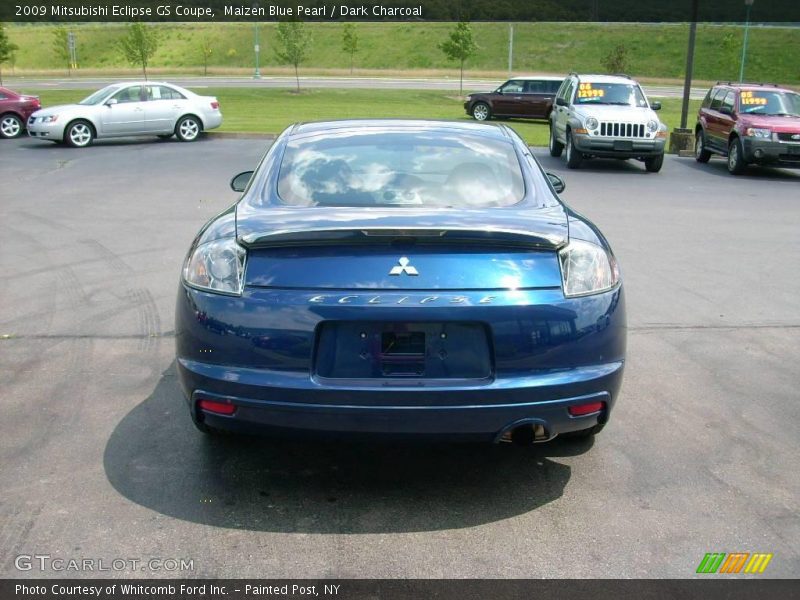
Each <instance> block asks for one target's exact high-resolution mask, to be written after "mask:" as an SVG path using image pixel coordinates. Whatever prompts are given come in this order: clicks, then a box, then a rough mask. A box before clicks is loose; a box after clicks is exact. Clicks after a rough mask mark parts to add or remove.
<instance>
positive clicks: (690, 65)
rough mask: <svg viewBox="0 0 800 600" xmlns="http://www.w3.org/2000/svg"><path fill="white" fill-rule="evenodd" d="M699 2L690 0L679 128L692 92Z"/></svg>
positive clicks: (684, 121) (684, 123)
mask: <svg viewBox="0 0 800 600" xmlns="http://www.w3.org/2000/svg"><path fill="white" fill-rule="evenodd" d="M751 1H752V0H751ZM699 3H700V0H692V20H691V22H690V23H689V47H688V48H687V50H686V76H685V77H684V80H683V104H682V105H681V129H686V118H687V115H688V113H689V95H690V94H691V92H692V74H693V71H694V41H695V38H696V37H697V8H698V4H699Z"/></svg>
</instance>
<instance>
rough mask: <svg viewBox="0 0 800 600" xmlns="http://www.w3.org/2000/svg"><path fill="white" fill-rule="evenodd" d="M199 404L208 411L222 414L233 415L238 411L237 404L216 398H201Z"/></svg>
mask: <svg viewBox="0 0 800 600" xmlns="http://www.w3.org/2000/svg"><path fill="white" fill-rule="evenodd" d="M197 405H198V406H199V407H200V408H202V409H203V410H207V411H208V412H213V413H217V414H220V415H232V414H233V413H235V412H236V406H234V405H233V404H228V403H227V402H216V401H214V400H200V402H198V403H197Z"/></svg>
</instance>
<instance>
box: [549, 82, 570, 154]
mask: <svg viewBox="0 0 800 600" xmlns="http://www.w3.org/2000/svg"><path fill="white" fill-rule="evenodd" d="M574 91H575V79H567V80H565V81H564V83H563V84H561V89H559V91H558V94H557V95H556V105H555V106H554V107H553V114H552V117H551V121H552V123H553V126H554V127H555V132H556V139H558V140H562V141H563V140H566V136H567V123H568V122H569V104H570V102H571V101H572V94H573V92H574ZM559 100H560V101H561V102H563V103H564V104H565V105H566V106H561V105H559V104H558V102H559Z"/></svg>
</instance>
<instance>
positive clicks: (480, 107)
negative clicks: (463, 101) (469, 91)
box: [472, 102, 492, 121]
mask: <svg viewBox="0 0 800 600" xmlns="http://www.w3.org/2000/svg"><path fill="white" fill-rule="evenodd" d="M472 118H473V119H475V120H476V121H488V120H489V119H491V118H492V109H491V108H489V105H488V104H486V102H476V103H475V106H473V107H472Z"/></svg>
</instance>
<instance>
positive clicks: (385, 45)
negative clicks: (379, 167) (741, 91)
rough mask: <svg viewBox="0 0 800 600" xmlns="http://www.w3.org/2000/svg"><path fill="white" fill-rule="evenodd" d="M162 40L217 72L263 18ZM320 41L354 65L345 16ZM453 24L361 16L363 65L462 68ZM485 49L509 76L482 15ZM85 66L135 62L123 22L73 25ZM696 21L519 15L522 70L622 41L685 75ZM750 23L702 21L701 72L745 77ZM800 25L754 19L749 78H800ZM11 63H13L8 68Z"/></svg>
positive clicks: (664, 74) (647, 64)
mask: <svg viewBox="0 0 800 600" xmlns="http://www.w3.org/2000/svg"><path fill="white" fill-rule="evenodd" d="M154 27H158V29H159V31H160V34H161V44H160V47H159V49H158V51H157V52H156V55H155V57H154V58H153V61H152V64H151V66H152V67H153V68H154V69H158V70H161V71H162V72H172V73H177V72H189V71H191V72H193V73H197V72H202V66H201V65H202V60H201V54H200V41H201V39H203V38H207V39H208V40H209V41H210V43H211V47H212V51H213V55H212V57H211V61H210V64H211V67H212V72H220V73H221V72H232V71H233V70H236V69H242V70H244V69H252V67H253V41H254V40H253V33H254V31H253V25H251V24H249V23H200V24H196V23H170V24H159V25H154ZM307 27H308V29H309V30H310V32H311V34H312V37H313V42H312V46H311V52H310V55H309V57H308V60H306V61H305V62H304V63H303V65H302V66H303V67H304V68H305V69H306V70H309V71H311V70H313V71H317V72H319V71H320V70H322V71H325V70H327V71H329V72H330V71H337V72H347V70H348V69H349V65H350V60H349V57H348V56H347V55H346V54H345V52H344V51H343V50H342V42H341V35H342V27H343V25H342V24H341V23H308V24H307ZM452 27H453V25H452V24H450V23H433V22H427V23H403V22H400V23H358V24H357V25H356V30H357V32H358V35H359V40H360V41H359V46H360V48H359V52H358V54H357V55H356V63H355V64H356V68H357V69H359V70H360V71H359V72H362V73H364V72H367V71H369V72H372V71H375V70H378V71H380V70H391V71H397V70H402V71H413V72H416V73H424V72H437V73H447V74H448V75H450V76H457V72H456V65H455V64H454V63H453V62H450V61H447V60H446V59H445V57H444V55H443V54H442V52H441V51H440V50H439V49H438V44H439V43H440V42H441V41H442V40H444V39H445V37H446V36H447V34H448V32H449V31H450V30H451V29H452ZM472 27H473V30H474V35H475V40H476V42H477V44H478V45H479V52H478V54H477V55H476V56H475V57H473V58H472V59H470V60H469V61H468V62H467V65H466V67H467V75H470V74H473V75H479V74H484V75H486V74H491V75H492V76H496V77H498V78H499V77H502V76H503V75H504V74H505V73H506V70H507V65H508V62H507V60H508V58H507V57H508V25H507V24H505V23H473V25H472ZM70 29H71V30H72V31H74V32H75V35H76V39H77V44H78V48H77V51H78V58H79V64H80V67H81V70H82V71H84V72H86V71H89V70H93V71H105V72H111V71H116V72H121V70H124V69H130V68H131V67H130V65H127V64H126V63H125V62H124V61H123V60H122V58H121V55H120V53H119V51H118V50H117V42H118V40H119V39H120V37H121V36H122V34H123V32H124V26H123V25H122V24H113V23H103V24H72V25H70ZM7 31H8V33H9V36H10V38H11V41H12V42H14V43H16V44H17V45H19V47H20V48H19V51H18V52H17V55H16V61H15V64H14V71H15V72H18V73H20V74H29V73H34V72H47V71H49V72H51V73H55V72H57V71H59V70H61V71H63V65H61V64H59V62H58V61H57V60H56V58H55V53H54V51H53V48H52V40H53V37H52V31H53V26H51V25H41V24H10V25H9V26H8V28H7ZM275 31H276V25H275V23H262V24H260V34H261V35H260V42H261V46H262V52H261V66H262V68H264V70H265V72H275V71H276V70H277V69H278V68H285V67H282V66H281V65H279V64H278V62H277V60H276V58H275V55H274V52H273V44H274V43H275V35H276V34H275ZM687 35H688V25H686V24H677V23H664V24H637V23H628V24H625V23H516V24H515V25H514V71H515V72H518V73H524V72H539V73H566V72H568V71H571V70H575V71H583V72H596V71H604V67H603V57H605V56H606V55H607V54H608V52H609V51H610V50H611V49H612V48H613V47H615V46H616V45H618V44H624V45H625V47H626V48H627V50H628V56H629V65H628V68H627V71H628V72H629V73H630V74H631V75H634V76H636V77H645V78H667V79H677V78H681V77H682V75H683V70H684V66H685V52H686V41H687ZM742 39H743V29H742V28H741V27H737V26H734V25H711V24H701V25H699V26H698V32H697V50H696V58H695V73H694V75H695V78H696V79H699V80H717V79H729V78H735V77H737V76H738V70H739V57H740V52H741V44H742ZM798 47H800V28H797V27H795V28H790V27H781V28H764V27H758V26H753V27H751V29H750V40H749V50H748V62H747V71H746V75H747V78H748V79H750V80H759V81H764V80H770V81H778V82H781V83H798V82H800V68H799V67H798V63H797V60H796V54H797V52H796V50H797V48H798ZM10 71H11V68H10V66H9V65H4V72H5V73H9V72H10Z"/></svg>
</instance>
